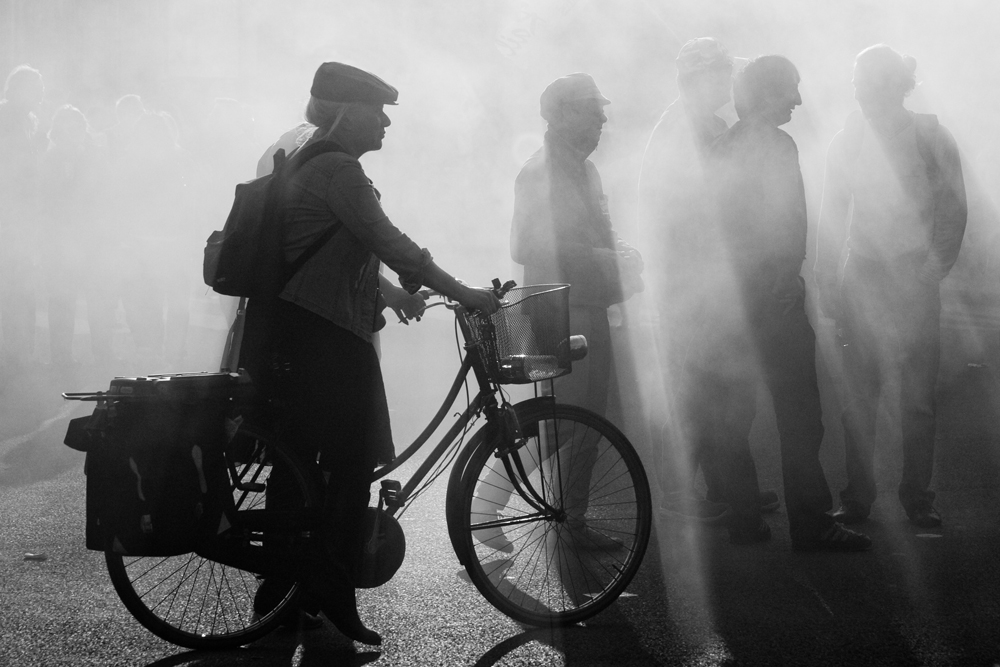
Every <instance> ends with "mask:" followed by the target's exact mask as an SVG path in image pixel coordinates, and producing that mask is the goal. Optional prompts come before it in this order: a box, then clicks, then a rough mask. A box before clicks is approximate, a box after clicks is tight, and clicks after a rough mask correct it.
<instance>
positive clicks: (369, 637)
mask: <svg viewBox="0 0 1000 667" xmlns="http://www.w3.org/2000/svg"><path fill="white" fill-rule="evenodd" d="M338 589H340V590H339V591H338V592H337V593H336V594H335V595H332V596H330V595H327V596H326V597H325V599H324V601H323V605H322V608H323V615H324V616H326V617H327V618H328V619H330V622H331V623H333V625H334V626H335V627H336V628H337V629H338V630H340V632H341V633H342V634H344V635H345V636H346V637H347V638H349V639H353V640H354V641H356V642H361V643H362V644H368V645H370V646H378V645H379V644H381V643H382V635H380V634H379V633H377V632H375V631H374V630H369V629H368V628H366V627H365V624H364V623H362V622H361V617H360V616H358V601H357V598H356V597H355V591H354V588H351V587H339V586H338Z"/></svg>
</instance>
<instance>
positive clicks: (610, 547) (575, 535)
mask: <svg viewBox="0 0 1000 667" xmlns="http://www.w3.org/2000/svg"><path fill="white" fill-rule="evenodd" d="M565 526H566V529H565V530H563V531H560V535H561V536H562V537H565V540H566V542H567V543H568V545H569V546H570V547H571V548H573V549H579V550H582V551H618V550H620V549H624V548H625V544H624V543H623V542H622V541H621V540H618V539H615V538H613V537H608V536H607V535H605V534H604V533H602V532H601V531H599V530H594V529H593V528H591V527H590V526H588V525H587V524H586V523H585V522H583V521H579V522H573V521H567V522H566V524H565Z"/></svg>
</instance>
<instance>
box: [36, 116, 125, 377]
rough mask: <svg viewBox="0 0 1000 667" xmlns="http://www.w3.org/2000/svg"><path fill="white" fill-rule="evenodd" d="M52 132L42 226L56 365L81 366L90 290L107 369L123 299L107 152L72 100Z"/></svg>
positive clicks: (93, 327)
mask: <svg viewBox="0 0 1000 667" xmlns="http://www.w3.org/2000/svg"><path fill="white" fill-rule="evenodd" d="M48 137H49V146H48V150H47V151H46V152H45V155H44V158H43V160H42V169H41V191H42V192H44V193H45V196H44V197H42V198H41V202H40V212H41V220H40V225H39V226H40V230H41V231H42V235H41V239H42V242H41V244H40V256H41V261H42V269H43V273H44V275H45V286H46V292H47V294H48V321H49V349H50V359H51V363H52V367H53V369H54V370H55V371H56V372H60V373H66V372H68V371H69V370H70V369H71V368H72V367H73V366H74V359H73V334H74V326H75V321H76V306H77V298H78V296H80V295H81V294H83V295H84V296H85V298H86V307H87V323H88V325H89V328H90V346H91V350H92V352H93V355H94V360H95V361H96V363H97V365H98V367H99V368H102V369H107V368H108V365H109V364H110V362H111V356H112V352H111V336H112V327H113V325H114V309H115V306H116V305H117V300H118V299H117V292H116V279H115V275H114V270H113V268H112V266H113V265H112V261H111V260H112V258H113V249H114V245H113V244H114V242H115V241H114V239H115V233H114V229H113V227H112V225H111V221H110V215H109V214H110V211H109V208H108V195H109V193H110V180H109V179H110V171H109V168H108V164H107V161H106V155H105V154H104V153H103V151H101V150H100V149H99V148H98V146H97V144H96V143H95V141H94V138H93V136H92V135H91V132H90V128H89V126H88V123H87V119H86V118H85V117H84V115H83V113H82V112H81V111H80V110H79V109H77V108H76V107H74V106H71V105H68V104H67V105H64V106H62V107H60V108H59V109H58V110H57V111H56V113H55V115H54V116H53V118H52V126H51V129H50V130H49V134H48Z"/></svg>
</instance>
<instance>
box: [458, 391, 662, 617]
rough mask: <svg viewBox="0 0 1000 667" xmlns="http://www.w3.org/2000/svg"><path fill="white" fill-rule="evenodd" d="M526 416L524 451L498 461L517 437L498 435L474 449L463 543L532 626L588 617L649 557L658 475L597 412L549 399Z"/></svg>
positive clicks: (490, 595) (499, 594)
mask: <svg viewBox="0 0 1000 667" xmlns="http://www.w3.org/2000/svg"><path fill="white" fill-rule="evenodd" d="M518 419H519V421H520V425H521V431H522V435H523V440H522V441H521V442H519V443H511V444H512V445H513V446H514V447H516V449H512V451H510V452H509V453H506V454H505V455H504V456H502V457H500V458H498V456H497V452H498V450H499V451H501V452H502V451H504V450H505V449H507V448H508V445H507V444H505V443H503V442H502V441H501V440H500V439H499V438H498V437H495V438H493V439H491V440H490V441H484V442H483V443H482V444H481V445H480V446H479V447H478V448H477V450H476V451H475V452H473V453H472V455H471V457H470V458H469V462H468V464H467V465H466V466H465V469H464V471H463V473H462V480H461V484H460V489H459V491H458V493H459V494H460V496H459V500H457V501H456V503H457V504H456V506H455V509H453V512H454V513H453V514H452V516H451V517H450V518H451V519H452V523H453V525H452V531H453V535H452V541H453V543H454V544H456V545H457V546H456V549H457V550H458V551H459V553H458V557H459V560H460V561H461V562H462V563H463V564H464V565H465V567H466V571H467V572H468V574H469V578H470V579H471V580H472V582H473V583H474V584H475V585H476V587H477V588H478V589H479V591H480V592H481V593H482V594H483V596H484V597H485V598H486V599H487V600H489V602H490V603H491V604H493V605H494V606H495V607H496V608H497V609H499V610H500V611H502V612H504V613H505V614H507V615H508V616H510V617H511V618H513V619H515V620H517V621H520V622H522V623H527V624H531V625H541V626H546V625H570V624H573V623H578V622H580V621H583V620H585V619H587V618H590V617H591V616H593V615H595V614H597V613H599V612H600V611H602V610H603V609H605V608H606V607H607V606H608V605H610V604H611V603H612V602H614V601H615V599H617V598H618V596H619V595H620V594H621V593H622V591H624V590H625V588H626V587H627V586H628V584H629V582H630V581H631V580H632V577H633V576H634V575H635V573H636V571H637V570H638V568H639V565H640V563H641V562H642V557H643V555H644V553H645V550H646V545H647V543H648V541H649V533H650V522H651V516H652V508H651V504H650V495H649V485H648V482H647V480H646V474H645V471H644V470H643V468H642V464H641V463H640V461H639V457H638V455H637V454H636V452H635V450H634V449H633V448H632V445H631V444H630V443H629V441H628V439H627V438H626V437H625V436H624V435H623V434H622V433H621V431H619V430H618V429H617V428H615V426H614V425H613V424H611V422H609V421H607V420H605V419H603V418H602V417H600V416H598V415H596V414H594V413H592V412H590V411H588V410H584V409H582V408H579V407H575V406H568V405H558V404H555V403H546V404H538V405H534V406H526V407H524V408H522V409H519V410H518ZM504 459H506V462H507V465H505V462H504ZM512 473H513V474H512Z"/></svg>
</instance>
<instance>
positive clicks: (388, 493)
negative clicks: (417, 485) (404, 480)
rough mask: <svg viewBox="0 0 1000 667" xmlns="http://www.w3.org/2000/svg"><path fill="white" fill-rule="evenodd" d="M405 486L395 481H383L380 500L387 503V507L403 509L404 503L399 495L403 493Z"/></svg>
mask: <svg viewBox="0 0 1000 667" xmlns="http://www.w3.org/2000/svg"><path fill="white" fill-rule="evenodd" d="M402 490H403V486H402V485H401V484H400V483H399V482H398V481H396V480H394V479H384V480H382V489H381V490H380V491H379V494H378V495H379V499H380V500H381V501H382V502H383V503H385V505H386V507H396V508H399V507H402V506H403V501H402V500H401V499H400V497H399V494H400V492H402Z"/></svg>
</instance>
